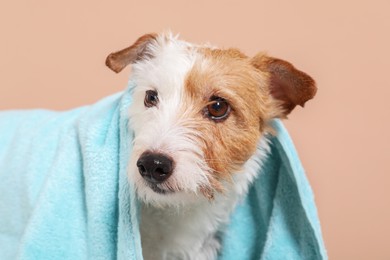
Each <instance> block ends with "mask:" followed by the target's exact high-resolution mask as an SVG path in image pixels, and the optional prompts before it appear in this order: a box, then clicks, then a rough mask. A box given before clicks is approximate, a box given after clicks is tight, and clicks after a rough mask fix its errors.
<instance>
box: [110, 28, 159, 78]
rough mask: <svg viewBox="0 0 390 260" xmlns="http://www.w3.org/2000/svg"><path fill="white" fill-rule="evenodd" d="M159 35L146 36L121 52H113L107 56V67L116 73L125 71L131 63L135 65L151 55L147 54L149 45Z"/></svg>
mask: <svg viewBox="0 0 390 260" xmlns="http://www.w3.org/2000/svg"><path fill="white" fill-rule="evenodd" d="M156 38H157V34H155V33H151V34H145V35H143V36H141V37H140V38H138V40H137V41H136V42H135V43H134V44H133V45H131V46H130V47H127V48H126V49H123V50H121V51H117V52H113V53H111V54H110V55H108V56H107V59H106V65H107V67H109V68H110V69H112V70H113V71H115V72H116V73H118V72H120V71H121V70H123V69H124V68H125V67H126V66H127V65H129V64H130V63H134V62H136V61H138V60H141V59H142V58H144V57H146V56H148V55H150V54H148V53H147V52H146V47H147V46H148V44H150V43H151V42H153V41H154V40H156Z"/></svg>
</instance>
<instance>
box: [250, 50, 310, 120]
mask: <svg viewBox="0 0 390 260" xmlns="http://www.w3.org/2000/svg"><path fill="white" fill-rule="evenodd" d="M251 62H252V64H253V66H255V67H256V68H257V69H259V70H261V71H264V72H268V73H269V76H270V79H269V84H270V86H269V87H270V93H271V95H272V97H273V98H275V99H276V100H278V101H280V102H281V105H282V108H283V114H284V116H286V115H288V114H289V113H290V112H291V111H292V110H293V109H294V108H295V106H296V105H300V106H302V107H303V106H304V105H305V103H306V101H308V100H310V99H312V98H313V97H314V96H315V94H316V92H317V87H316V84H315V82H314V80H313V79H312V78H311V77H310V76H309V75H307V74H306V73H304V72H302V71H300V70H298V69H296V68H295V67H294V66H293V65H292V64H291V63H289V62H287V61H284V60H281V59H277V58H272V57H269V56H266V55H264V54H263V53H260V54H258V55H256V56H255V57H253V58H252V60H251Z"/></svg>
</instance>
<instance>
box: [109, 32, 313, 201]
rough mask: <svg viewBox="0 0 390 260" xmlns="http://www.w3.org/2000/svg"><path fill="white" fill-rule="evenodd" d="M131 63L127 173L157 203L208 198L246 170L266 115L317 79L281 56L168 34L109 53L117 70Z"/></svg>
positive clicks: (284, 109) (290, 104)
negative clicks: (248, 52)
mask: <svg viewBox="0 0 390 260" xmlns="http://www.w3.org/2000/svg"><path fill="white" fill-rule="evenodd" d="M129 63H132V64H133V67H132V76H131V79H132V80H133V81H135V83H136V87H135V88H134V89H133V99H134V103H133V104H132V106H131V109H130V124H131V128H132V129H133V131H134V146H133V152H132V155H131V160H130V165H129V172H130V176H129V178H130V179H131V180H132V181H133V182H134V183H135V187H136V189H137V194H138V195H139V197H140V198H141V199H143V200H144V201H145V202H149V203H152V204H155V205H165V204H170V205H172V204H173V205H177V204H180V203H188V202H191V201H196V200H198V199H199V197H203V198H204V197H206V198H207V199H212V198H213V196H214V194H215V193H216V192H222V193H223V192H224V191H225V190H226V189H229V187H227V185H234V183H233V182H232V175H234V174H245V173H244V172H240V171H241V169H242V167H243V165H244V164H245V162H247V161H248V159H249V158H250V157H251V156H252V155H253V154H254V153H255V151H256V149H257V144H258V142H259V140H260V138H261V137H262V136H263V135H264V134H266V133H267V132H269V131H270V126H269V121H270V120H271V119H273V118H276V117H284V116H285V115H286V114H288V113H289V112H290V111H291V110H292V109H293V108H294V107H295V106H296V105H303V104H304V103H305V101H307V100H308V99H311V98H312V97H313V96H314V94H315V92H316V88H315V84H314V81H313V80H312V79H311V78H310V77H309V76H308V75H306V74H305V73H303V72H301V71H298V70H296V69H295V68H294V67H293V66H292V65H291V64H289V63H287V62H285V61H282V60H279V59H274V58H270V57H268V56H266V55H263V54H259V55H257V56H255V57H254V58H249V57H247V56H246V55H244V54H243V53H241V52H240V51H238V50H236V49H226V50H221V49H217V48H212V47H208V46H198V45H192V44H189V43H187V42H184V41H180V40H178V39H177V38H176V37H173V36H171V35H169V34H164V35H155V34H149V35H144V36H143V37H141V38H139V39H138V41H137V42H136V43H134V44H133V45H132V46H130V47H129V48H127V49H124V50H122V51H120V52H117V53H113V54H111V55H110V56H109V57H108V58H107V65H108V66H109V67H110V68H112V69H113V70H114V71H116V72H119V71H120V70H122V69H123V68H124V67H125V66H126V65H127V64H129ZM199 195H200V196H199Z"/></svg>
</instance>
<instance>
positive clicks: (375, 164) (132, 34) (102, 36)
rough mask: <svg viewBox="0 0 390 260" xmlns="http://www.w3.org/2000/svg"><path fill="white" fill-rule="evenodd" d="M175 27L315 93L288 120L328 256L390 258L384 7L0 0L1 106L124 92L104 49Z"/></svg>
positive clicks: (63, 104)
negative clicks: (281, 66) (278, 63)
mask: <svg viewBox="0 0 390 260" xmlns="http://www.w3.org/2000/svg"><path fill="white" fill-rule="evenodd" d="M168 28H170V29H171V30H173V31H174V32H178V33H181V35H182V37H183V38H185V39H187V40H189V41H193V42H198V43H202V42H211V43H214V44H217V45H219V46H222V47H239V48H241V49H242V50H243V51H244V52H246V53H247V54H249V55H253V54H255V53H256V52H257V51H260V50H266V51H268V52H269V53H270V54H272V55H274V56H277V57H281V58H284V59H286V60H289V61H291V62H292V63H294V64H295V65H296V66H298V67H299V68H301V69H302V70H304V71H306V72H308V73H309V74H310V75H312V76H313V77H314V78H315V79H316V80H317V83H318V87H319V91H318V95H317V97H316V98H315V100H313V101H311V102H309V103H308V104H307V106H306V108H305V109H297V110H296V111H295V113H293V115H292V116H291V117H290V119H289V121H286V125H287V127H288V129H289V131H290V133H291V135H292V136H293V139H294V141H295V144H296V146H297V149H298V151H299V153H300V156H301V158H302V161H303V164H304V166H305V168H306V170H307V175H308V177H309V179H310V181H311V184H312V186H313V189H314V191H315V195H316V201H317V205H318V210H319V215H320V219H321V222H322V228H323V233H324V238H325V243H326V246H327V249H328V252H329V256H330V259H390V238H389V234H390V223H389V222H390V208H389V207H390V189H389V186H390V151H389V145H390V137H389V136H390V117H389V112H390V105H389V98H390V79H389V74H390V61H389V58H390V51H389V48H390V2H389V1H379V0H375V1H359V0H358V1H322V2H319V1H287V0H286V1H279V0H277V1H256V3H255V2H249V1H243V0H242V1H226V0H225V1H221V0H219V1H199V0H198V1H179V0H177V1H173V0H165V1H155V2H149V1H139V2H135V1H101V0H95V1H92V0H88V1H76V0H72V1H49V0H34V1H33V0H30V1H2V2H1V3H0V33H1V34H0V37H1V38H0V39H1V41H0V109H10V108H36V107H44V108H50V109H69V108H72V107H75V106H80V105H83V104H88V103H92V102H95V101H96V100H98V99H100V98H102V97H104V96H106V95H109V94H111V93H114V92H116V91H120V90H122V89H124V88H125V86H126V81H127V78H128V74H129V72H130V69H126V71H124V72H123V73H121V74H119V75H115V74H114V73H112V72H111V71H109V70H108V69H107V68H105V66H104V60H105V57H106V55H107V54H108V53H110V52H111V51H114V50H118V49H120V48H123V47H126V46H127V45H129V44H130V43H132V42H133V41H134V40H135V39H136V38H137V37H138V36H140V35H142V34H143V33H146V32H160V31H162V30H164V29H168Z"/></svg>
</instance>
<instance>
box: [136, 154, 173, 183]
mask: <svg viewBox="0 0 390 260" xmlns="http://www.w3.org/2000/svg"><path fill="white" fill-rule="evenodd" d="M137 167H138V171H139V173H140V174H141V176H142V177H143V178H144V179H145V180H146V181H148V182H149V183H151V184H159V183H162V182H164V181H165V180H167V179H168V178H169V176H171V175H172V172H173V160H172V159H171V158H170V157H168V156H166V155H164V154H161V153H152V152H145V153H143V154H142V155H141V156H140V158H139V159H138V161H137Z"/></svg>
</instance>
